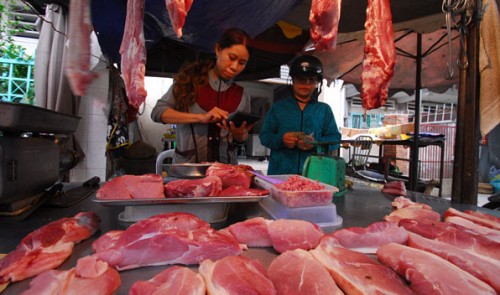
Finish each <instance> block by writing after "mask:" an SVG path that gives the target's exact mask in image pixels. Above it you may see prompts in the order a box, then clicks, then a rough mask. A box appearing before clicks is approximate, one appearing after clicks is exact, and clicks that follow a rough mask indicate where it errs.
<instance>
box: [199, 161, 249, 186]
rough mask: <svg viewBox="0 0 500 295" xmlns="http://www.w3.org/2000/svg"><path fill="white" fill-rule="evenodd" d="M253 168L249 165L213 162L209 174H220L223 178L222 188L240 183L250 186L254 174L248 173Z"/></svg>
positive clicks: (208, 170) (240, 184)
mask: <svg viewBox="0 0 500 295" xmlns="http://www.w3.org/2000/svg"><path fill="white" fill-rule="evenodd" d="M248 170H252V171H253V168H252V167H251V166H249V165H231V164H223V163H218V162H216V163H213V164H212V165H210V167H208V169H207V172H206V175H207V176H218V177H219V178H220V179H221V180H222V188H223V189H224V188H227V187H230V186H231V185H238V186H242V187H245V188H249V187H250V185H251V184H252V180H253V175H252V174H250V173H248V172H247V171H248Z"/></svg>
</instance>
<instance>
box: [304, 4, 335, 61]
mask: <svg viewBox="0 0 500 295" xmlns="http://www.w3.org/2000/svg"><path fill="white" fill-rule="evenodd" d="M341 7H342V0H333V1H332V0H313V1H312V3H311V10H310V12H309V22H310V23H311V28H310V29H309V33H310V35H311V40H312V41H313V42H314V48H315V49H316V52H320V51H328V50H333V49H335V47H336V45H337V32H338V30H339V21H340V9H341Z"/></svg>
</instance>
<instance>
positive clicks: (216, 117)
mask: <svg viewBox="0 0 500 295" xmlns="http://www.w3.org/2000/svg"><path fill="white" fill-rule="evenodd" d="M227 116H228V112H227V111H225V110H223V109H220V108H218V107H214V108H213V109H211V110H210V111H208V112H207V113H206V114H200V117H201V122H202V123H216V122H220V121H224V120H226V119H227ZM219 127H220V126H219Z"/></svg>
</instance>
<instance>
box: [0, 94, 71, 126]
mask: <svg viewBox="0 0 500 295" xmlns="http://www.w3.org/2000/svg"><path fill="white" fill-rule="evenodd" d="M80 119H81V118H80V117H77V116H72V115H67V114H63V113H58V112H55V111H51V110H48V109H44V108H40V107H36V106H32V105H27V104H21V103H14V102H0V130H5V131H12V132H43V133H56V134H65V133H73V132H75V131H76V128H77V127H78V123H79V122H80Z"/></svg>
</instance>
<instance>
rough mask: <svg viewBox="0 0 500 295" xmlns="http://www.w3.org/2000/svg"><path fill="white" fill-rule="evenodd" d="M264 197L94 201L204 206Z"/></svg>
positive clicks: (113, 203) (124, 204) (130, 204)
mask: <svg viewBox="0 0 500 295" xmlns="http://www.w3.org/2000/svg"><path fill="white" fill-rule="evenodd" d="M268 196H269V195H264V196H235V197H198V198H165V199H132V200H98V199H95V198H94V199H92V201H94V202H96V203H100V204H101V205H103V206H149V205H166V204H202V203H244V202H258V201H260V200H262V199H263V198H267V197H268Z"/></svg>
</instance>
